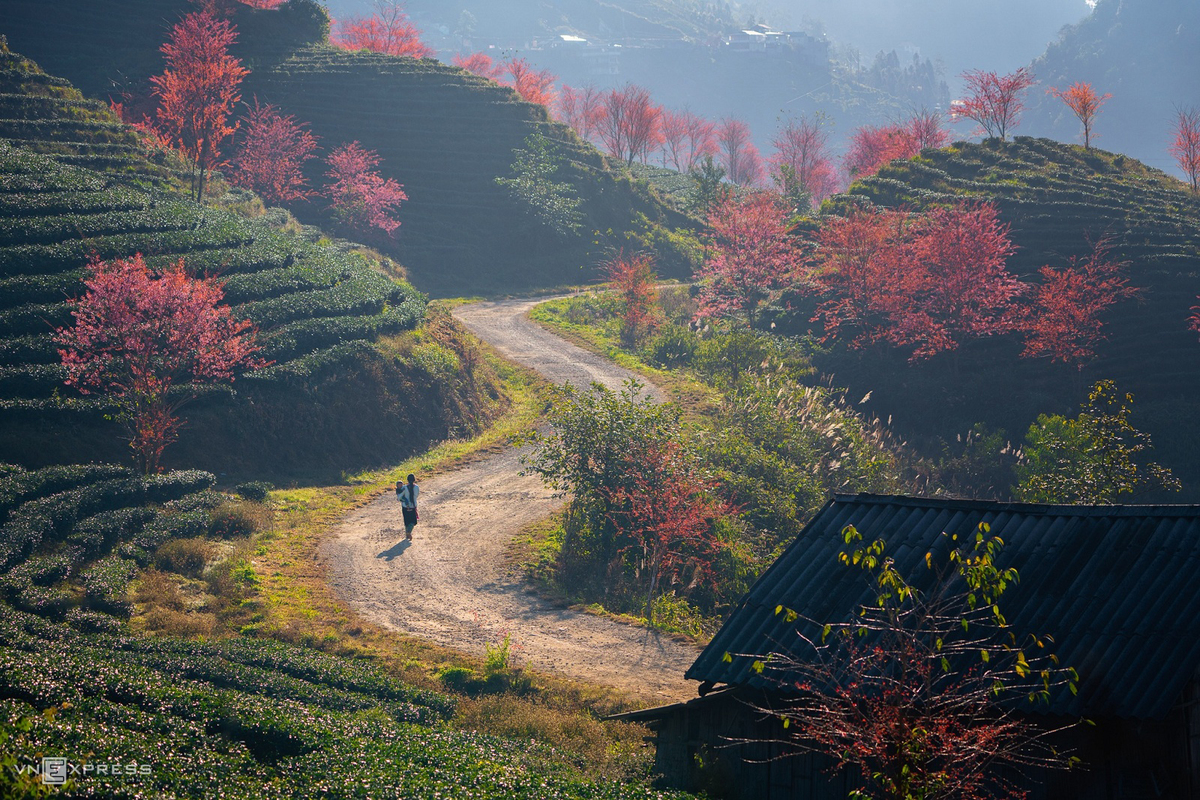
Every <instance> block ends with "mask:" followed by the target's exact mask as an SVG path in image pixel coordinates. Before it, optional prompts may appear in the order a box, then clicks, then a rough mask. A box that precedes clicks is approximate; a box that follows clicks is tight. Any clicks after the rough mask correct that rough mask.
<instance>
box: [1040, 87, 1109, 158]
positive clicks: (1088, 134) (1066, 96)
mask: <svg viewBox="0 0 1200 800" xmlns="http://www.w3.org/2000/svg"><path fill="white" fill-rule="evenodd" d="M1046 94H1049V95H1053V96H1054V97H1057V98H1058V99H1059V100H1062V101H1063V102H1064V103H1066V104H1067V108H1069V109H1071V111H1072V112H1073V113H1074V114H1075V116H1076V117H1078V118H1079V121H1080V122H1081V123H1083V146H1084V148H1085V149H1089V148H1091V146H1092V123H1093V122H1095V120H1096V115H1097V114H1099V113H1100V106H1102V105H1104V103H1105V101H1107V100H1108V99H1109V98H1110V97H1112V95H1111V94H1106V95H1098V94H1096V90H1095V89H1093V88H1092V85H1091V84H1090V83H1083V82H1082V81H1076V82H1075V83H1073V84H1072V85H1071V88H1069V89H1066V90H1060V89H1056V88H1054V87H1053V86H1051V87H1050V88H1049V89H1047V90H1046Z"/></svg>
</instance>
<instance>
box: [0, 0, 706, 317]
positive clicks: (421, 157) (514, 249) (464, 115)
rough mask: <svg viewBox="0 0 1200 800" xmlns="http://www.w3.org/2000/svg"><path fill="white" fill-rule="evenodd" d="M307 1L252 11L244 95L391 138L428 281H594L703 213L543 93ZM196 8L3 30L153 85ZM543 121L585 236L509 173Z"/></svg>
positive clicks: (73, 12)
mask: <svg viewBox="0 0 1200 800" xmlns="http://www.w3.org/2000/svg"><path fill="white" fill-rule="evenodd" d="M292 5H296V6H297V7H299V4H289V6H285V7H284V9H285V10H284V11H283V12H259V11H254V10H251V9H245V10H239V11H238V13H237V15H236V22H237V24H238V26H239V30H240V32H241V36H240V41H239V44H238V47H237V53H238V54H239V55H240V56H241V57H242V58H243V59H244V61H245V63H246V64H247V66H249V67H250V68H251V70H252V71H253V72H252V74H251V76H250V77H249V78H248V79H247V81H246V83H245V85H244V87H243V94H244V96H245V97H246V98H250V97H251V96H254V97H257V98H258V99H259V100H260V101H263V102H273V103H277V104H279V105H281V106H283V107H284V108H285V109H286V110H287V111H289V112H291V113H293V114H295V115H296V116H297V118H299V119H301V120H305V121H308V122H310V123H311V126H312V131H313V133H315V134H316V135H317V136H318V137H320V139H321V142H322V146H323V147H324V148H325V149H326V150H329V149H332V148H333V147H336V146H337V145H339V144H341V143H343V142H348V141H352V140H358V141H360V142H361V143H362V144H363V146H365V147H368V148H371V149H374V150H377V151H378V152H379V154H380V157H381V158H382V163H381V166H380V169H381V171H382V172H383V173H384V174H385V175H386V176H388V177H394V178H395V179H397V180H398V181H400V182H401V183H402V184H404V186H405V191H406V192H407V193H408V195H409V198H410V199H409V202H408V203H407V205H406V206H405V207H404V208H403V209H402V210H401V212H400V214H399V217H400V219H401V222H402V224H403V227H402V228H401V229H400V232H399V235H398V238H397V239H396V241H395V242H394V243H389V242H381V243H379V244H380V246H381V247H384V248H387V249H388V251H389V252H390V253H393V254H395V255H397V256H398V257H399V258H400V259H401V260H402V261H403V262H404V263H405V265H406V267H407V268H408V269H409V272H410V274H411V275H412V277H413V280H414V282H416V283H417V285H418V286H420V287H421V288H422V289H425V290H426V291H429V292H431V293H433V294H435V295H455V296H461V295H471V294H479V293H485V292H502V291H514V290H521V289H529V288H533V287H539V286H550V285H562V284H568V283H578V282H580V281H583V280H591V279H593V278H594V277H596V275H595V271H594V265H595V264H596V263H597V262H598V261H600V260H602V258H603V257H604V255H605V252H606V250H607V248H608V247H609V246H622V245H625V246H628V242H627V241H626V233H627V232H634V231H636V230H637V229H638V228H639V226H640V225H643V224H642V223H640V222H639V215H644V216H645V218H646V219H647V220H648V221H649V223H650V224H667V225H669V226H671V227H687V226H689V225H690V224H691V223H690V222H689V221H688V220H687V219H686V218H685V217H683V216H682V215H680V214H678V213H676V212H673V211H672V210H670V209H669V208H667V207H665V206H664V205H663V204H662V203H661V202H659V201H658V200H657V199H655V198H654V197H652V196H651V195H650V194H649V193H648V192H647V191H646V190H645V189H644V188H641V187H639V186H638V185H636V184H635V183H633V182H631V181H629V180H627V179H624V178H622V177H620V176H619V175H618V174H617V173H616V172H614V171H612V170H610V169H609V168H608V166H607V164H606V162H605V160H604V159H603V158H602V157H601V156H600V154H599V153H598V152H597V151H596V150H595V149H594V148H592V147H590V146H589V145H585V144H583V143H581V142H580V141H579V140H578V138H577V137H575V135H574V134H573V133H572V132H571V131H570V130H569V129H568V128H566V127H565V126H561V125H557V124H555V123H551V122H549V121H548V118H547V115H546V111H545V109H544V108H542V107H541V106H537V105H531V104H528V103H524V102H521V101H520V100H519V99H518V98H517V96H516V95H515V93H513V92H512V91H511V90H508V89H504V88H502V87H499V86H497V85H496V84H493V83H490V82H488V81H484V80H482V79H479V78H477V77H475V76H473V75H469V74H467V73H465V72H463V71H462V70H459V69H456V68H454V67H449V66H446V65H442V64H439V63H438V62H436V61H431V60H413V59H399V58H390V57H382V56H377V55H375V54H371V53H346V52H343V51H337V50H334V49H332V48H329V47H327V46H325V45H321V44H316V43H310V44H308V45H303V46H302V45H301V41H302V40H308V41H310V42H314V41H316V38H314V37H316V36H317V33H316V32H314V31H313V30H311V29H310V28H309V27H305V25H302V24H300V23H299V22H297V20H296V16H297V14H298V12H295V11H291V10H288V9H289V8H290V6H292ZM189 9H190V6H189V5H188V4H187V3H186V2H183V0H170V2H168V3H166V4H164V3H151V2H150V0H132V1H130V0H126V2H117V0H106V1H105V2H100V3H94V2H84V0H65V2H64V5H62V6H59V7H57V8H56V11H55V15H56V18H58V19H61V20H62V21H63V24H62V25H59V26H56V30H55V33H54V35H53V36H47V35H46V29H47V26H46V24H45V23H46V7H45V6H44V5H43V4H40V3H34V2H29V0H13V2H11V3H9V4H8V8H6V13H7V17H6V19H5V20H4V22H3V23H0V33H7V34H8V36H9V39H10V42H11V43H12V46H13V47H14V49H18V50H21V51H22V52H24V53H27V54H29V55H30V56H31V57H33V58H34V59H36V60H37V61H38V62H39V63H41V64H43V65H44V66H45V67H46V68H47V69H49V70H50V71H53V72H56V73H58V74H62V75H64V76H66V77H67V78H69V79H71V80H72V81H75V82H76V83H77V84H78V85H80V86H81V88H82V89H83V91H84V93H85V94H88V95H89V96H106V95H109V94H112V92H113V90H114V88H119V89H124V90H129V91H133V92H134V93H146V91H147V88H148V85H147V84H146V78H147V77H148V76H150V75H152V74H155V73H156V72H159V71H161V59H160V57H159V56H158V54H157V47H158V43H160V42H161V41H162V40H163V39H164V38H165V36H166V32H167V27H168V22H169V21H170V20H173V19H175V18H177V15H178V14H180V13H182V12H185V11H187V10H189ZM289 14H290V15H291V16H289ZM114 82H116V83H119V84H120V86H117V87H114V85H113V84H114ZM534 132H542V133H544V134H546V135H547V136H548V137H550V138H551V139H553V140H554V141H556V142H557V143H558V149H559V151H560V154H561V155H562V156H563V158H564V161H565V162H566V163H565V167H564V169H563V172H562V175H561V177H562V179H564V180H567V181H569V182H571V183H572V184H573V185H574V186H575V188H576V189H577V191H578V193H579V194H580V196H581V197H582V198H583V200H584V205H583V211H584V213H585V215H586V222H585V225H584V229H583V230H582V231H581V234H580V235H578V236H574V237H571V238H569V239H566V240H556V239H555V238H554V237H553V236H552V235H549V234H548V233H547V232H546V230H545V229H544V228H542V227H540V226H539V225H538V224H536V223H535V222H533V221H532V220H531V219H530V218H529V217H528V216H527V215H526V214H525V213H524V211H523V210H522V208H521V207H520V205H519V204H517V203H515V202H514V201H513V200H512V199H511V198H509V197H508V195H507V194H506V193H505V192H504V190H502V189H501V188H500V187H499V186H497V185H496V184H495V178H496V177H499V176H507V175H508V174H509V168H510V165H511V163H512V160H513V155H512V151H513V149H514V148H518V147H521V146H522V145H523V143H524V140H525V137H526V136H528V135H530V134H531V133H534ZM310 172H311V176H312V177H313V179H314V180H317V181H319V180H320V179H321V177H322V175H321V173H322V167H321V166H320V164H310ZM301 213H302V214H303V215H305V216H306V218H313V219H316V218H319V217H320V216H321V215H322V213H323V209H322V208H321V207H320V205H319V204H314V205H313V206H312V207H311V208H309V209H308V210H306V211H302V212H301ZM686 268H687V264H686V263H685V262H684V261H683V260H681V259H678V258H674V259H672V258H670V257H666V258H663V259H660V269H662V270H663V271H664V272H666V273H670V274H676V275H679V274H682V272H683V271H685V270H686Z"/></svg>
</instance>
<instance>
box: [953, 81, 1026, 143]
mask: <svg viewBox="0 0 1200 800" xmlns="http://www.w3.org/2000/svg"><path fill="white" fill-rule="evenodd" d="M962 79H963V82H964V83H965V84H966V97H964V98H963V99H962V100H956V101H955V102H954V103H953V104H952V105H951V119H952V120H958V119H969V120H973V121H974V122H976V123H978V124H979V128H980V132H981V133H985V134H987V136H988V137H996V138H998V139H1000V141H1004V139H1005V137H1006V136H1007V135H1008V132H1009V131H1010V130H1011V129H1013V128H1015V127H1016V126H1017V123H1018V122H1020V121H1021V112H1022V111H1024V110H1025V104H1024V102H1023V101H1022V99H1021V95H1022V94H1023V93H1024V91H1025V90H1026V89H1028V88H1029V87H1030V86H1033V84H1034V80H1033V73H1032V72H1030V71H1029V70H1028V69H1027V68H1026V67H1021V68H1020V69H1018V70H1017V71H1016V72H1011V73H1009V74H1008V75H997V74H996V73H994V72H985V71H984V70H978V69H974V70H968V71H967V72H964V73H963V74H962Z"/></svg>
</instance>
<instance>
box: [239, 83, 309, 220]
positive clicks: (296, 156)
mask: <svg viewBox="0 0 1200 800" xmlns="http://www.w3.org/2000/svg"><path fill="white" fill-rule="evenodd" d="M316 147H317V139H316V137H315V136H313V135H312V134H311V133H309V132H308V131H306V130H305V129H304V124H303V123H298V122H296V118H295V117H293V116H292V115H291V114H287V115H284V114H280V113H279V109H278V108H276V107H275V106H273V105H265V106H260V105H259V104H258V101H257V100H256V101H255V103H254V108H252V109H250V112H249V113H248V114H247V115H246V119H245V126H244V128H243V130H242V135H241V141H240V142H239V143H238V149H237V154H236V155H235V156H234V159H233V170H232V172H231V173H230V180H231V182H232V183H234V184H235V185H237V186H244V187H246V188H248V189H252V190H254V191H256V192H258V193H259V194H260V195H262V197H263V199H264V200H266V201H267V202H268V203H283V202H287V201H288V200H297V199H299V198H302V197H307V196H308V195H309V194H311V192H310V191H309V190H308V189H306V188H305V187H306V181H305V179H304V173H303V172H302V168H303V166H304V162H305V161H308V160H309V159H311V158H315V156H314V155H313V150H315V149H316Z"/></svg>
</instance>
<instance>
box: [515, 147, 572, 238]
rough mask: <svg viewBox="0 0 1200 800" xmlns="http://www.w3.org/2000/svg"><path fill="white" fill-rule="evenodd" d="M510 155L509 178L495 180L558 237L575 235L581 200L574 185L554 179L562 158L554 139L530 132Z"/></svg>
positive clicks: (559, 168) (561, 163) (528, 212)
mask: <svg viewBox="0 0 1200 800" xmlns="http://www.w3.org/2000/svg"><path fill="white" fill-rule="evenodd" d="M513 155H514V156H516V158H515V160H514V161H513V163H512V177H509V178H496V183H497V184H498V185H500V186H503V187H504V188H505V189H507V190H508V193H509V194H510V195H511V196H512V197H513V198H514V199H515V200H517V201H518V202H519V203H521V204H523V206H524V208H525V211H526V213H527V214H529V215H530V216H531V217H533V218H534V219H536V220H537V221H538V222H540V223H541V224H542V225H544V226H546V227H547V228H549V229H550V230H552V231H554V233H555V235H557V236H558V237H559V238H562V239H566V238H569V237H571V236H574V235H575V234H577V233H578V232H579V230H580V228H582V227H583V221H584V216H583V212H582V211H580V210H579V209H580V206H581V205H582V203H583V201H582V200H580V198H579V196H578V195H577V194H576V192H575V187H573V186H572V185H571V184H569V183H566V182H565V181H557V180H555V177H556V176H557V175H558V173H559V171H560V170H561V169H562V165H563V159H562V156H560V155H559V154H558V152H557V151H556V149H555V145H554V142H552V141H551V140H550V139H548V138H546V137H545V136H544V135H542V134H540V133H534V134H530V135H529V136H527V137H525V147H523V148H517V149H516V150H513Z"/></svg>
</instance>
